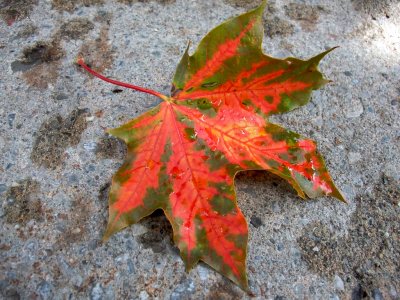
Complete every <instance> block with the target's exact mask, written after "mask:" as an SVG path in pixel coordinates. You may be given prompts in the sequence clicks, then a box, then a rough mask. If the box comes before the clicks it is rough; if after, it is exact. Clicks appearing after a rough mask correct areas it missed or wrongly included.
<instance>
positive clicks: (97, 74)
mask: <svg viewBox="0 0 400 300" xmlns="http://www.w3.org/2000/svg"><path fill="white" fill-rule="evenodd" d="M76 63H77V64H78V65H80V66H81V67H82V68H84V69H85V70H86V71H87V72H89V73H90V74H92V75H93V76H96V77H97V78H100V79H101V80H104V81H106V82H109V83H112V84H115V85H118V86H122V87H126V88H128V89H132V90H135V91H139V92H143V93H147V94H150V95H154V96H156V97H159V98H161V99H162V100H164V101H168V97H167V96H165V95H163V94H160V93H158V92H156V91H153V90H149V89H146V88H142V87H140V86H137V85H133V84H129V83H125V82H122V81H118V80H114V79H111V78H107V77H105V76H104V75H101V74H100V73H97V72H96V71H94V70H92V69H91V68H90V67H89V66H88V65H86V64H85V61H84V60H83V58H82V57H78V59H77V61H76Z"/></svg>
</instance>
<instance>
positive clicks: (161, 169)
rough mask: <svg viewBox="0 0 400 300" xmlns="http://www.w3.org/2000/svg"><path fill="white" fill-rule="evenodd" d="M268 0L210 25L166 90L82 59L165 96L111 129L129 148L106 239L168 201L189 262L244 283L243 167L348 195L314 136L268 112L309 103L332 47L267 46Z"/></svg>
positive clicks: (306, 192)
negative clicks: (268, 49) (305, 53)
mask: <svg viewBox="0 0 400 300" xmlns="http://www.w3.org/2000/svg"><path fill="white" fill-rule="evenodd" d="M265 5H266V2H263V3H262V4H261V6H259V7H258V8H257V9H255V10H252V11H250V12H248V13H245V14H243V15H240V16H238V17H235V18H232V19H230V20H228V21H226V22H224V23H223V24H221V25H219V26H218V27H216V28H215V29H213V30H212V31H211V32H210V33H208V34H207V35H206V37H205V38H204V39H203V40H202V41H201V42H200V44H199V46H198V48H197V50H196V51H195V53H194V54H193V55H189V47H188V49H187V50H186V52H185V54H184V55H183V57H182V59H181V61H180V63H179V65H178V68H177V71H176V74H175V77H174V79H173V86H172V93H171V96H170V97H167V96H164V95H161V94H159V93H158V92H155V91H152V90H148V89H144V88H141V87H138V86H135V85H131V84H127V83H122V82H119V81H115V80H112V79H109V78H106V77H104V76H102V75H100V74H98V73H96V72H95V71H93V70H91V69H90V68H89V67H88V66H87V65H85V63H84V61H83V59H82V58H79V59H78V64H80V65H81V66H82V67H84V68H85V69H86V70H87V71H89V72H90V73H92V74H93V75H95V76H97V77H99V78H101V79H103V80H105V81H108V82H111V83H114V84H117V85H121V86H125V87H128V88H132V89H134V90H139V91H142V92H146V93H149V94H152V95H155V96H158V97H160V98H161V99H163V100H164V101H163V102H162V103H161V104H160V105H158V106H157V107H155V108H153V109H151V110H150V111H148V112H146V113H144V114H143V115H141V116H140V117H138V118H136V119H134V120H132V121H130V122H128V123H126V124H124V125H122V126H121V127H119V128H116V129H111V130H109V133H111V134H112V135H114V136H116V137H118V138H120V139H122V140H124V141H125V142H126V144H127V146H128V154H127V158H126V161H125V163H124V164H123V165H122V167H121V168H120V169H119V170H118V172H117V173H116V174H115V176H114V177H113V181H112V186H111V190H110V195H109V222H108V227H107V230H106V233H105V239H108V238H109V237H110V236H111V235H112V234H113V233H115V232H117V231H120V230H121V229H123V228H124V227H127V226H129V225H131V224H134V223H137V222H138V221H139V220H141V219H142V218H143V217H145V216H148V215H150V214H151V213H152V212H154V211H155V210H156V209H162V210H163V211H164V213H165V215H166V216H167V218H168V220H169V221H170V223H171V225H172V228H173V232H174V241H175V243H176V245H177V246H178V248H179V250H180V253H181V256H182V258H183V260H184V262H185V265H186V268H187V270H189V269H191V268H192V267H193V266H194V265H195V264H196V263H197V262H198V261H199V260H202V261H204V262H206V263H207V264H208V265H210V266H211V267H213V268H214V269H216V270H217V271H219V272H220V273H222V274H223V275H225V276H226V277H228V278H230V279H231V280H232V281H234V282H235V283H237V284H238V285H240V286H241V287H242V288H243V289H247V277H246V249H247V236H248V228H247V223H246V220H245V218H244V216H243V214H242V212H241V211H240V209H239V208H238V206H237V202H236V195H235V189H234V177H235V175H236V174H237V172H239V171H243V170H267V171H270V172H272V173H274V174H276V175H278V176H280V177H282V178H284V179H285V180H287V181H288V182H289V183H290V184H291V185H292V186H293V187H294V188H295V190H296V191H297V193H298V194H299V196H300V197H302V198H305V197H306V196H308V197H310V198H314V197H318V196H322V195H329V196H333V197H336V198H337V199H339V200H342V201H344V198H343V196H342V195H341V194H340V192H339V191H338V189H337V188H336V187H335V185H334V184H333V182H332V179H331V177H330V176H329V174H328V171H327V170H326V167H325V164H324V161H323V159H322V157H321V156H320V155H319V154H318V152H317V149H316V144H315V142H313V141H312V140H309V139H306V138H304V137H302V136H300V135H299V134H297V133H295V132H292V131H289V130H286V129H284V128H282V127H280V126H278V125H275V124H272V123H270V122H269V121H268V116H270V115H272V114H278V113H283V112H288V111H290V110H292V109H294V108H296V107H299V106H302V105H304V104H306V103H307V102H308V101H309V98H310V94H311V92H312V90H315V89H318V88H319V87H321V86H322V85H324V84H325V83H327V80H326V79H324V78H323V76H322V74H321V73H320V72H319V71H318V68H317V67H318V64H319V62H320V60H321V59H322V58H323V57H324V56H325V55H326V54H327V53H328V52H329V51H331V50H328V51H326V52H324V53H321V54H319V55H317V56H315V57H313V58H311V59H309V60H299V59H296V58H287V59H284V60H281V59H276V58H272V57H269V56H267V55H265V54H263V52H262V50H261V43H262V38H263V26H262V13H263V10H264V8H265Z"/></svg>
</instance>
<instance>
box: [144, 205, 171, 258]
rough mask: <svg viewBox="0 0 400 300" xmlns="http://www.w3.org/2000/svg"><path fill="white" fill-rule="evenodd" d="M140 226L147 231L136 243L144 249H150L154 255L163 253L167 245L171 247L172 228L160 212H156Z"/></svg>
mask: <svg viewBox="0 0 400 300" xmlns="http://www.w3.org/2000/svg"><path fill="white" fill-rule="evenodd" d="M141 224H142V225H144V226H145V227H147V228H148V229H149V231H148V232H146V233H144V234H142V235H140V236H139V237H138V242H139V243H141V244H142V245H143V247H144V248H145V249H148V248H151V250H153V252H154V253H162V252H165V250H166V248H167V244H170V245H172V227H171V225H170V223H169V221H168V219H167V218H166V217H165V215H164V212H163V211H162V210H156V211H155V212H154V213H153V214H152V215H151V216H150V217H147V218H145V219H144V220H143V221H142V222H141Z"/></svg>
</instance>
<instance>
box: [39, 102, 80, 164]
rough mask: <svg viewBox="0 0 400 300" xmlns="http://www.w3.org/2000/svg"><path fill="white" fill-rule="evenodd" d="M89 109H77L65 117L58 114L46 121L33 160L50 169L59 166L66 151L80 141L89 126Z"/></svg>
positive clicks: (40, 130) (40, 132)
mask: <svg viewBox="0 0 400 300" xmlns="http://www.w3.org/2000/svg"><path fill="white" fill-rule="evenodd" d="M87 114H88V113H87V110H85V109H75V110H73V111H72V112H71V113H70V114H69V115H68V116H67V117H66V118H65V119H63V118H62V117H61V116H60V115H56V116H54V117H52V118H50V119H49V120H47V121H46V122H44V123H43V124H42V125H41V127H40V129H39V131H38V133H37V137H36V140H35V143H34V146H33V150H32V153H31V159H32V161H33V162H34V163H35V164H37V165H39V166H43V167H46V168H49V169H55V168H56V167H59V166H60V165H61V164H62V162H63V160H64V151H65V149H66V148H67V147H69V146H75V145H77V144H78V143H79V141H80V138H81V134H82V132H83V131H84V130H85V129H86V127H87V122H86V116H87Z"/></svg>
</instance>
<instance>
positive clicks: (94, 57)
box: [80, 26, 114, 73]
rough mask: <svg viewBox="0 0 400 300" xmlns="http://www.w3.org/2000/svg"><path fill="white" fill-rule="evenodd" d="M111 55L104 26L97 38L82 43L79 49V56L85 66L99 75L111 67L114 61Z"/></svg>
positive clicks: (111, 51) (106, 30)
mask: <svg viewBox="0 0 400 300" xmlns="http://www.w3.org/2000/svg"><path fill="white" fill-rule="evenodd" d="M113 54H114V52H113V50H112V49H111V46H110V43H109V41H108V28H107V27H106V26H104V27H103V28H102V29H101V31H100V36H99V38H97V39H96V40H94V41H90V42H86V43H84V44H83V45H82V47H81V49H80V55H81V56H82V57H83V58H84V59H85V61H86V62H87V64H89V65H90V67H91V68H92V69H94V70H96V71H97V72H99V73H101V72H103V71H104V70H105V69H107V68H109V67H111V65H112V63H113V61H114V56H113Z"/></svg>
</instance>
